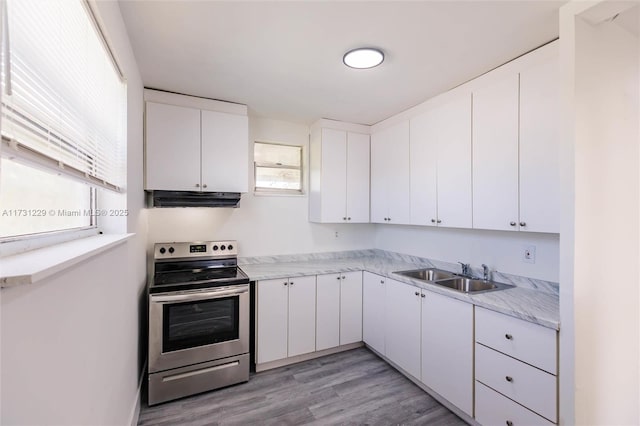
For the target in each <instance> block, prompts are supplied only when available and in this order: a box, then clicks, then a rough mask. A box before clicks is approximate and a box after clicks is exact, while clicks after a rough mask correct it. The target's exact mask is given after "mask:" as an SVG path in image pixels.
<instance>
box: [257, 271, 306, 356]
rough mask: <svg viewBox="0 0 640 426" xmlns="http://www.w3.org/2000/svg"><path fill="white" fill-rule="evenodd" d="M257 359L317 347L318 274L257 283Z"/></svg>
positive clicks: (302, 352) (300, 352)
mask: <svg viewBox="0 0 640 426" xmlns="http://www.w3.org/2000/svg"><path fill="white" fill-rule="evenodd" d="M257 288H258V291H257V293H258V297H257V310H258V312H257V323H258V325H257V334H258V336H257V338H258V342H257V361H256V362H257V363H258V364H262V363H265V362H270V361H275V360H279V359H284V358H287V357H292V356H296V355H302V354H305V353H309V352H313V351H315V345H316V333H315V332H316V277H315V276H310V277H296V278H291V279H286V278H283V279H274V280H262V281H258V283H257Z"/></svg>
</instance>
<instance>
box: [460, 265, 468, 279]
mask: <svg viewBox="0 0 640 426" xmlns="http://www.w3.org/2000/svg"><path fill="white" fill-rule="evenodd" d="M458 263H459V264H460V267H461V269H462V272H461V273H460V275H462V276H463V277H469V264H468V263H462V262H458Z"/></svg>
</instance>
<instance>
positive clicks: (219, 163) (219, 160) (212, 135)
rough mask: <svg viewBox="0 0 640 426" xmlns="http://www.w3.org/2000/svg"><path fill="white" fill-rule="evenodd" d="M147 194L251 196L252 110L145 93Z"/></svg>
mask: <svg viewBox="0 0 640 426" xmlns="http://www.w3.org/2000/svg"><path fill="white" fill-rule="evenodd" d="M145 100H146V111H145V189H147V190H168V191H218V192H247V190H248V184H249V136H248V129H249V124H248V119H247V107H246V106H244V105H238V104H231V103H228V102H220V101H214V100H208V99H201V98H195V97H192V96H184V95H176V94H173V93H165V92H159V91H155V90H145Z"/></svg>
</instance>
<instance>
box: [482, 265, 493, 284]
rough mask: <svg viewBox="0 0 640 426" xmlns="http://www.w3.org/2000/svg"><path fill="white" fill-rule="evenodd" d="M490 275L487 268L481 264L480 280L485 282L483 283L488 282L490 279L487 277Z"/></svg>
mask: <svg viewBox="0 0 640 426" xmlns="http://www.w3.org/2000/svg"><path fill="white" fill-rule="evenodd" d="M490 274H491V271H490V270H489V267H488V266H487V265H485V264H484V263H483V264H482V279H483V280H485V281H489V279H490V278H491V277H490V276H489V275H490Z"/></svg>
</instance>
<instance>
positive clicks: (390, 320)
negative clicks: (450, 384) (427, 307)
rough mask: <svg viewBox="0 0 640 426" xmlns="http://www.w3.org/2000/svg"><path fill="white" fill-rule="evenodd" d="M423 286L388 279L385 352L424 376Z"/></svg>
mask: <svg viewBox="0 0 640 426" xmlns="http://www.w3.org/2000/svg"><path fill="white" fill-rule="evenodd" d="M420 295H421V292H420V289H419V288H418V287H414V286H412V285H409V284H404V283H401V282H399V281H395V280H392V279H389V278H387V279H386V293H385V302H386V303H385V304H386V306H385V312H384V318H385V320H384V325H385V352H386V353H385V354H386V356H387V358H389V359H390V360H391V361H393V362H394V363H395V364H397V365H398V366H399V367H400V368H402V369H403V370H404V371H406V372H407V373H409V374H410V375H412V376H413V377H415V378H420V299H421V298H420Z"/></svg>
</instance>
